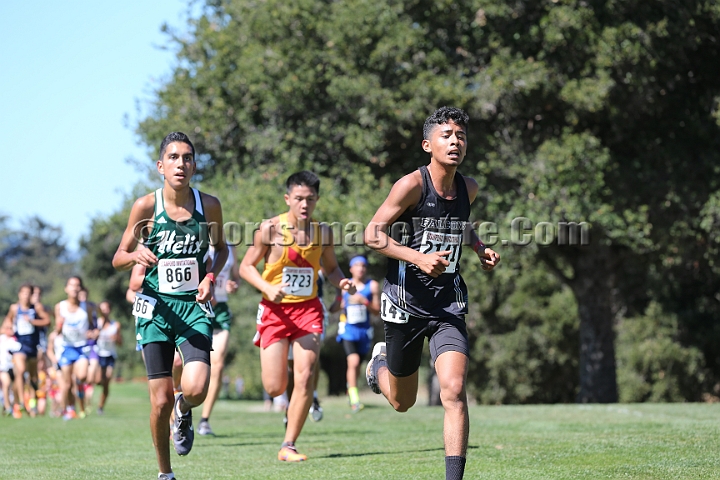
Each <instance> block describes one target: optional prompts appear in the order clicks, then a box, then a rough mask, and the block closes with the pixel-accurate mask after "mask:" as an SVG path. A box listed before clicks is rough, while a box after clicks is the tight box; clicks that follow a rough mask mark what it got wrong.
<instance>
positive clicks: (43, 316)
mask: <svg viewBox="0 0 720 480" xmlns="http://www.w3.org/2000/svg"><path fill="white" fill-rule="evenodd" d="M35 313H37V315H38V316H39V317H40V318H37V319H35V320H31V321H30V323H32V324H33V325H35V326H36V327H47V326H48V325H50V314H49V313H48V312H46V311H45V307H44V306H43V305H42V304H41V303H38V304H37V305H35Z"/></svg>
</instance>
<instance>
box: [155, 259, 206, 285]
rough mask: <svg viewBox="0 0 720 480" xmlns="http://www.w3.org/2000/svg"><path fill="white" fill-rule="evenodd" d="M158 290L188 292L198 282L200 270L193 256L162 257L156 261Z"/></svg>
mask: <svg viewBox="0 0 720 480" xmlns="http://www.w3.org/2000/svg"><path fill="white" fill-rule="evenodd" d="M158 284H159V288H160V292H162V293H175V292H190V291H192V290H197V287H198V285H199V284H200V272H199V271H198V262H197V259H195V258H163V259H162V260H160V261H159V262H158Z"/></svg>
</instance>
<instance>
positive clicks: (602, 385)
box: [570, 245, 618, 403]
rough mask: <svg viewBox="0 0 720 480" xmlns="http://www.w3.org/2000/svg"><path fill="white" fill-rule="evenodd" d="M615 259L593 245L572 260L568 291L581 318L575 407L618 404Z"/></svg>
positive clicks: (607, 252) (604, 248)
mask: <svg viewBox="0 0 720 480" xmlns="http://www.w3.org/2000/svg"><path fill="white" fill-rule="evenodd" d="M614 258H615V256H614V255H613V253H612V252H611V250H610V248H608V247H604V246H598V245H593V246H592V247H589V248H587V249H583V250H582V251H581V253H580V254H579V255H578V256H576V257H575V259H574V261H573V266H574V270H575V272H574V273H575V275H574V279H573V280H572V281H571V282H570V287H571V288H572V290H573V292H574V293H575V298H576V300H577V302H578V313H579V317H580V391H579V392H578V396H577V401H578V403H613V402H617V401H618V389H617V375H616V371H615V332H614V330H613V322H614V318H615V312H614V310H615V309H614V308H613V305H614V303H613V289H614V287H615V268H614V266H615V263H616V262H615V261H614Z"/></svg>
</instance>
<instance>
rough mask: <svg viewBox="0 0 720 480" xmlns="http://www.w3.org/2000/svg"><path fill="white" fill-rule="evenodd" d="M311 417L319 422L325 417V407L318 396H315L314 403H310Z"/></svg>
mask: <svg viewBox="0 0 720 480" xmlns="http://www.w3.org/2000/svg"><path fill="white" fill-rule="evenodd" d="M310 418H312V421H313V422H319V421H320V420H322V419H323V409H322V407H321V406H320V401H319V400H318V399H317V397H313V403H312V405H310Z"/></svg>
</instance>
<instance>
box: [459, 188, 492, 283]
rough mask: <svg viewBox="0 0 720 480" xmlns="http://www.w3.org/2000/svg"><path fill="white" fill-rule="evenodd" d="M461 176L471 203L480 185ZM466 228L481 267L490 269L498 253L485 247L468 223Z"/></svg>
mask: <svg viewBox="0 0 720 480" xmlns="http://www.w3.org/2000/svg"><path fill="white" fill-rule="evenodd" d="M463 178H464V179H465V186H466V187H467V191H468V197H469V199H470V203H473V202H474V201H475V198H476V197H477V194H478V190H479V189H480V186H479V185H478V183H477V182H476V181H475V179H474V178H470V177H463ZM468 229H469V230H470V231H469V233H470V235H469V237H467V238H468V239H469V240H470V246H471V247H472V248H473V250H475V253H477V256H478V258H479V259H480V263H481V264H482V269H483V270H486V271H490V270H492V269H493V268H495V266H496V265H497V264H498V262H499V261H500V255H499V254H498V253H496V252H495V251H494V250H492V249H490V248H488V247H486V246H485V244H484V243H482V241H480V238H479V237H478V236H477V232H475V230H474V229H473V228H472V226H470V225H468ZM478 242H479V243H478Z"/></svg>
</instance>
